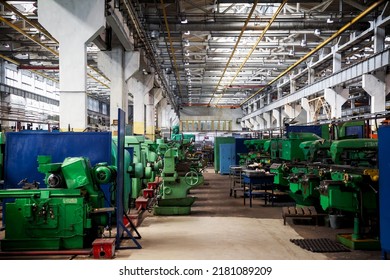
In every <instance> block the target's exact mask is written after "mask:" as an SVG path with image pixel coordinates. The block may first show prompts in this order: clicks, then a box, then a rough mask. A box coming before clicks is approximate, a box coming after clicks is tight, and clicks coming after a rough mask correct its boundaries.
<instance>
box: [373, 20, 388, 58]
mask: <svg viewBox="0 0 390 280" xmlns="http://www.w3.org/2000/svg"><path fill="white" fill-rule="evenodd" d="M385 38H386V31H385V28H383V27H378V26H376V27H375V31H374V52H375V53H379V52H381V51H383V50H384V49H385Z"/></svg>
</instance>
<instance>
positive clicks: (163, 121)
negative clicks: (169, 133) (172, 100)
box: [161, 99, 172, 129]
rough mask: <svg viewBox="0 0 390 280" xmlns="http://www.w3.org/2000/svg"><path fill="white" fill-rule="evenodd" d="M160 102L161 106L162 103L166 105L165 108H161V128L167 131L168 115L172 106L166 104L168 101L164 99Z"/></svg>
mask: <svg viewBox="0 0 390 280" xmlns="http://www.w3.org/2000/svg"><path fill="white" fill-rule="evenodd" d="M161 102H162V103H161V105H163V104H164V103H165V104H166V106H165V107H164V106H161V109H162V114H161V115H162V117H161V128H167V129H169V128H170V127H171V123H170V119H169V113H170V112H171V110H172V106H171V105H170V104H168V101H167V100H166V99H163V100H162V101H161Z"/></svg>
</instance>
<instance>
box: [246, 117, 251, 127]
mask: <svg viewBox="0 0 390 280" xmlns="http://www.w3.org/2000/svg"><path fill="white" fill-rule="evenodd" d="M245 128H249V129H252V124H251V122H250V121H249V119H248V120H245Z"/></svg>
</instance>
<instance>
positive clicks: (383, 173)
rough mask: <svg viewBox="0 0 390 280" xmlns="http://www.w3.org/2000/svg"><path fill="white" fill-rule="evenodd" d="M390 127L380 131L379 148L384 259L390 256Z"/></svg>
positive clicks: (381, 232) (380, 208) (381, 229)
mask: <svg viewBox="0 0 390 280" xmlns="http://www.w3.org/2000/svg"><path fill="white" fill-rule="evenodd" d="M389 143H390V126H382V127H380V128H379V131H378V147H379V155H378V157H379V218H380V221H379V224H380V240H381V247H382V252H383V257H384V258H386V259H387V257H388V255H389V254H390V203H389V202H390V160H389V157H390V145H389Z"/></svg>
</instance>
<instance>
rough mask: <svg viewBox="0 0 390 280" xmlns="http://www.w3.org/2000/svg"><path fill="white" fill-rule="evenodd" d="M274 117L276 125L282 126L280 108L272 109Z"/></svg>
mask: <svg viewBox="0 0 390 280" xmlns="http://www.w3.org/2000/svg"><path fill="white" fill-rule="evenodd" d="M272 117H273V118H274V120H275V126H276V127H280V123H281V121H280V111H279V109H273V110H272Z"/></svg>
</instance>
